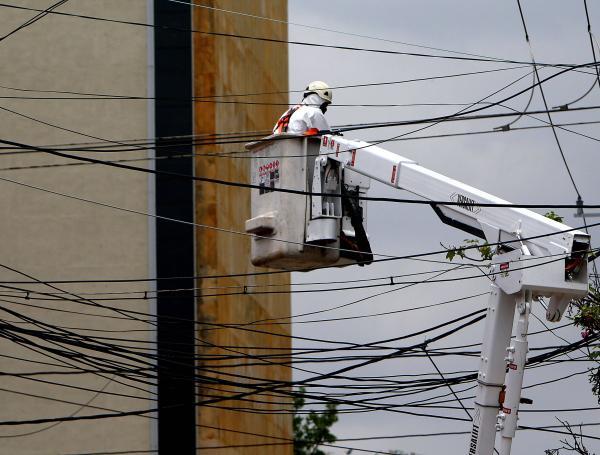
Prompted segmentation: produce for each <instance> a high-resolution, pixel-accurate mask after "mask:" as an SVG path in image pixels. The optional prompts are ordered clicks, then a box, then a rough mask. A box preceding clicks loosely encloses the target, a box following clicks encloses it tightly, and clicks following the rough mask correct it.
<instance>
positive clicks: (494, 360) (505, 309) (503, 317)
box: [467, 283, 516, 455]
mask: <svg viewBox="0 0 600 455" xmlns="http://www.w3.org/2000/svg"><path fill="white" fill-rule="evenodd" d="M515 304H516V299H515V296H512V295H508V294H506V293H504V292H503V291H502V290H501V289H500V288H499V287H498V286H496V285H495V284H493V283H492V285H491V292H490V297H489V306H488V312H487V315H486V320H485V332H484V335H483V345H482V347H481V357H480V361H479V372H478V374H477V395H476V398H475V412H474V414H473V430H472V432H471V439H470V441H469V450H468V452H467V453H468V454H469V455H492V454H493V451H494V442H495V440H496V418H497V415H498V408H499V402H498V397H499V395H500V391H501V390H502V386H503V385H504V376H505V374H506V361H505V357H506V348H507V347H508V344H509V342H510V335H511V333H512V325H513V318H514V314H515Z"/></svg>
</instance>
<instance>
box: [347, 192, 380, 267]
mask: <svg viewBox="0 0 600 455" xmlns="http://www.w3.org/2000/svg"><path fill="white" fill-rule="evenodd" d="M342 203H343V204H344V208H345V209H346V210H347V212H348V215H350V223H351V224H352V227H353V228H354V235H355V237H354V241H352V239H350V238H348V237H347V236H345V235H344V233H343V231H342V236H341V243H342V244H341V245H340V246H341V247H342V248H348V249H350V250H353V251H351V252H344V255H348V256H349V257H351V258H352V259H355V260H356V261H357V262H358V263H359V264H358V265H360V266H363V265H365V264H370V263H371V262H373V252H372V250H371V244H370V243H369V238H368V237H367V232H366V231H365V227H364V226H363V214H362V207H361V206H360V204H359V199H358V188H356V189H355V190H350V189H349V188H348V187H347V186H346V185H342Z"/></svg>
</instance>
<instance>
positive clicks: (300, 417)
mask: <svg viewBox="0 0 600 455" xmlns="http://www.w3.org/2000/svg"><path fill="white" fill-rule="evenodd" d="M305 392H306V389H305V388H304V387H301V388H300V390H299V393H298V394H297V395H296V396H295V397H294V455H326V454H325V452H323V451H322V450H320V449H319V445H321V444H323V443H330V444H331V443H333V442H335V441H336V437H335V436H334V435H333V434H332V433H331V431H329V429H330V428H331V426H332V425H333V424H334V423H335V422H337V420H338V416H337V405H336V404H334V403H327V405H326V408H325V410H324V411H323V412H320V413H319V412H316V411H312V410H311V411H310V412H309V413H308V414H300V413H299V412H298V411H300V410H301V409H302V408H303V407H304V405H305V404H306V400H305V398H304V394H305Z"/></svg>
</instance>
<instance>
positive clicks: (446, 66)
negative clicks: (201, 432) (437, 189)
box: [289, 0, 600, 455]
mask: <svg viewBox="0 0 600 455" xmlns="http://www.w3.org/2000/svg"><path fill="white" fill-rule="evenodd" d="M522 4H523V8H524V13H525V19H526V22H527V26H528V29H529V34H530V37H531V41H532V46H533V52H534V55H535V58H536V60H537V61H538V62H568V63H584V62H590V61H592V55H591V48H590V43H589V37H588V35H587V30H586V22H585V12H584V8H583V2H582V1H572V2H559V1H548V0H545V1H542V0H535V1H533V0H525V1H524V2H522ZM588 7H589V8H590V19H591V23H592V30H594V27H596V29H600V3H599V2H595V1H593V0H592V1H590V2H588ZM289 20H290V22H295V23H302V24H307V25H313V26H318V27H325V28H329V29H335V30H340V31H345V32H351V33H355V34H361V35H369V36H372V37H378V38H383V39H387V40H395V41H403V42H409V43H414V44H420V45H426V46H433V47H439V48H444V49H451V50H456V51H461V52H471V53H475V54H482V55H486V56H492V57H500V58H508V59H514V60H523V61H528V60H529V58H530V57H529V50H528V47H527V44H526V42H525V39H524V34H523V30H522V24H521V20H520V17H519V14H518V9H517V4H516V2H492V1H480V2H466V1H454V2H444V1H419V2H414V1H413V2H408V1H402V2H400V1H393V0H390V1H387V0H378V1H374V2H368V3H366V2H361V1H355V0H345V1H342V0H338V1H327V2H317V1H314V0H302V1H299V0H291V1H290V2H289ZM290 39H291V40H298V41H310V42H320V43H327V44H339V45H345V46H357V47H368V48H379V49H392V50H400V51H409V52H424V53H436V54H440V53H442V52H439V51H434V50H427V49H419V48H416V47H410V46H405V45H401V44H394V43H389V42H384V41H377V40H373V39H367V38H359V37H351V36H344V35H340V34H334V33H329V32H323V31H316V30H312V29H306V28H301V27H295V26H290ZM289 52H290V87H291V88H292V89H302V88H303V87H304V86H305V85H306V83H307V82H308V81H310V80H314V79H320V80H324V81H326V82H328V83H329V84H330V85H332V86H339V85H346V84H357V83H370V82H385V81H398V80H404V79H411V78H417V77H426V76H434V75H444V74H453V73H462V72H468V71H481V70H488V69H494V68H501V67H508V66H516V65H506V64H492V63H481V62H463V61H453V60H444V59H427V58H417V57H408V56H399V55H384V54H372V53H364V52H350V51H343V50H334V49H315V48H308V47H300V46H290V48H289ZM445 55H452V54H447V53H446V54H445ZM528 71H529V70H528V69H527V68H520V69H514V70H508V71H503V72H498V73H491V74H484V75H476V76H469V77H462V78H452V79H447V80H437V81H430V82H420V83H411V84H401V85H391V86H383V87H375V88H360V89H346V90H336V91H335V93H334V102H335V103H338V104H347V103H468V102H474V101H477V100H479V99H481V98H484V97H485V96H487V95H489V94H491V93H493V92H494V91H496V90H498V89H499V88H501V87H503V86H504V85H506V84H508V83H510V82H511V81H513V80H515V79H517V78H518V77H521V76H523V75H525V74H527V73H528ZM551 73H552V70H546V69H544V70H541V73H540V74H541V77H544V75H545V76H548V75H550V74H551ZM530 83H531V78H530V77H527V78H525V79H523V80H522V81H521V82H519V83H518V84H516V85H514V86H512V87H510V88H509V89H507V90H506V91H504V92H502V93H501V95H504V96H508V95H510V94H513V93H515V92H516V91H518V90H521V89H523V88H525V87H527V85H529V84H530ZM592 83H593V77H592V76H590V75H586V74H577V73H574V72H570V73H568V74H566V75H565V76H561V77H558V78H555V79H554V80H553V81H552V82H551V83H549V84H547V85H545V86H544V88H545V94H546V97H547V100H548V103H549V104H550V106H556V105H559V104H563V103H566V102H569V101H571V100H573V99H576V98H577V97H579V96H580V95H582V94H583V93H584V92H585V91H586V90H587V89H588V88H589V87H590V86H591V84H592ZM527 98H528V97H527V96H526V95H523V96H520V97H518V98H516V99H513V100H511V101H510V102H509V103H508V104H509V106H511V107H512V108H514V109H523V108H524V107H525V105H526V103H527ZM499 99H501V98H500V95H497V96H496V97H494V98H493V100H499ZM296 100H297V96H296V95H292V97H291V101H290V102H296ZM599 102H600V90H599V89H598V88H596V89H594V90H593V92H592V93H591V94H590V95H589V96H587V97H586V98H585V99H584V100H582V101H580V102H579V103H578V104H577V105H578V106H584V105H596V104H599ZM542 108H543V104H542V100H541V97H540V94H539V91H536V93H535V96H534V99H533V103H532V105H531V109H542ZM459 109H460V106H442V107H439V106H426V107H422V106H421V107H397V108H348V107H337V108H336V107H332V108H330V110H329V112H328V114H327V115H328V118H329V120H330V123H331V124H333V125H339V124H346V123H362V122H375V121H393V120H408V119H416V118H422V117H430V116H434V115H444V114H451V113H453V112H456V111H457V110H459ZM494 112H503V110H501V109H495V110H494ZM540 118H543V119H544V120H545V117H543V116H540ZM553 118H554V121H555V122H573V121H579V120H597V119H598V116H597V113H596V111H587V112H585V113H576V112H572V113H560V114H556V115H554V117H553ZM504 123H506V122H504ZM502 124H503V120H502V119H496V120H485V121H478V122H461V123H459V122H455V123H451V124H449V125H439V126H435V127H432V128H429V129H427V130H425V131H422V132H420V133H416V135H427V134H441V133H450V132H463V131H479V130H491V129H492V128H493V127H495V126H499V125H502ZM539 124H541V122H539V121H536V120H534V119H531V118H523V119H521V120H520V121H519V122H518V123H517V124H516V125H514V126H533V125H539ZM573 129H575V130H576V131H578V132H581V133H585V134H588V135H591V136H594V137H600V128H599V127H598V126H597V125H592V126H587V127H575V128H573ZM408 131H410V129H409V128H388V129H379V130H365V131H357V132H356V133H352V132H351V133H347V134H346V135H345V137H346V138H349V139H354V138H356V139H363V140H375V139H384V138H388V137H392V136H395V135H398V134H403V133H406V132H408ZM558 134H559V138H560V140H561V144H562V145H563V149H564V151H565V156H566V159H567V161H568V163H569V166H570V168H571V171H572V173H573V176H574V178H575V181H576V183H577V185H578V187H579V191H580V193H581V194H582V195H583V198H584V200H585V201H586V202H587V203H598V202H599V201H600V195H599V191H598V190H599V183H598V179H597V177H596V176H595V174H596V170H597V169H598V165H599V164H600V157H599V156H598V150H599V147H598V143H597V142H596V141H593V140H590V139H586V138H583V137H581V136H577V135H574V134H572V133H568V132H563V131H561V132H559V133H558ZM385 147H386V148H388V149H389V150H391V151H393V152H396V153H398V154H401V155H404V156H407V157H410V158H412V159H414V160H416V161H417V162H419V163H420V164H422V165H424V166H426V167H429V168H431V169H433V170H435V171H437V172H440V173H442V174H445V175H448V176H450V177H453V178H456V179H458V180H461V181H463V182H465V183H468V184H470V185H473V186H475V187H477V188H480V189H482V190H485V191H487V192H490V193H492V194H495V195H497V196H499V197H502V198H504V199H507V200H510V201H513V202H522V203H574V202H575V199H576V194H575V191H574V189H573V186H572V184H571V182H570V180H569V178H568V175H567V172H566V170H565V167H564V165H563V163H562V160H561V157H560V154H559V151H558V149H557V146H556V143H555V141H554V138H553V136H552V131H551V130H550V129H548V128H544V129H537V130H529V131H516V132H511V133H496V134H487V135H476V136H461V137H454V138H444V139H424V140H413V141H403V142H391V143H389V144H387V145H385ZM370 196H389V197H405V196H408V195H407V194H406V193H403V192H399V191H395V190H392V189H389V188H386V187H384V186H382V185H378V184H374V185H373V187H372V190H371V192H370ZM571 212H573V210H561V211H560V214H561V215H564V216H565V217H566V222H567V223H568V224H570V225H571V226H579V225H581V219H576V218H573V217H571V214H572V213H571ZM597 220H599V219H598V218H597V219H592V222H594V221H597ZM368 232H369V235H370V237H371V239H372V247H373V250H374V251H375V252H379V253H385V254H394V255H406V254H411V253H418V252H424V251H434V250H438V249H439V248H440V242H442V243H444V244H452V243H454V244H457V243H460V242H461V241H462V240H463V239H465V238H468V237H469V236H468V235H467V234H465V233H463V232H460V231H457V230H454V229H452V228H450V227H448V226H445V225H443V224H442V223H441V222H440V221H439V220H438V219H437V217H436V216H435V214H434V213H433V212H432V211H431V210H430V209H429V208H428V207H413V206H406V205H389V204H381V203H372V204H371V205H369V208H368ZM591 233H592V234H593V235H594V234H595V235H596V236H597V235H598V234H599V233H600V232H599V231H598V229H592V231H591ZM594 245H595V246H597V245H598V243H597V241H595V242H594ZM433 258H434V259H443V258H442V257H433ZM439 267H440V266H439V265H436V264H428V263H422V262H421V263H419V262H415V261H397V262H390V263H384V264H376V265H372V266H370V267H365V268H360V269H359V268H358V267H352V268H346V269H341V270H334V271H331V270H328V271H321V272H312V273H307V274H295V275H294V281H295V282H297V283H299V282H308V281H317V280H333V279H341V280H348V279H357V278H368V277H377V276H386V275H390V274H402V273H414V272H416V271H429V270H434V269H437V268H439ZM471 273H472V272H464V275H470V274H471ZM451 276H459V275H456V274H454V275H451ZM487 289H488V284H487V283H486V281H485V279H483V278H482V279H476V280H468V281H462V282H459V283H448V284H428V285H420V286H415V287H412V288H410V289H406V290H399V291H397V292H393V293H391V294H389V295H386V296H382V297H378V298H373V299H370V300H367V301H365V302H362V303H359V304H356V305H352V306H350V307H347V308H345V309H343V310H337V311H331V312H329V313H325V314H323V315H321V316H323V317H343V316H349V315H359V314H369V313H375V312H379V311H389V310H396V309H404V308H410V307H413V306H421V305H427V304H431V303H437V302H441V301H445V300H449V299H453V298H459V297H463V296H467V295H473V294H477V293H481V292H485V291H486V290H487ZM378 292H381V289H375V290H372V289H371V290H366V291H364V292H358V291H349V292H340V293H324V294H322V295H320V296H315V295H314V294H309V295H305V296H303V295H298V294H296V295H294V299H293V312H294V313H302V312H306V311H313V310H319V309H324V308H329V307H332V306H335V305H338V304H343V303H347V302H351V301H353V300H355V299H357V298H359V297H363V296H368V295H372V294H375V293H378ZM486 305H487V298H486V297H485V296H483V297H479V298H475V299H471V300H466V301H464V302H460V303H456V304H451V305H444V306H441V307H437V308H435V309H431V310H420V311H414V312H410V313H402V314H400V315H396V316H385V317H374V318H368V319H358V320H351V321H344V322H327V323H313V324H310V323H309V324H295V325H294V328H293V330H294V335H298V336H312V337H317V338H326V339H331V340H340V341H350V342H369V341H374V340H378V339H385V338H388V337H393V336H399V335H401V334H405V333H410V332H414V331H417V330H420V329H423V328H426V327H429V326H433V325H435V324H437V323H440V322H443V321H445V320H447V319H450V318H451V317H456V316H459V315H462V314H465V313H468V312H470V311H473V310H475V309H478V308H485V307H486ZM534 313H535V314H536V315H538V316H539V317H540V318H541V319H542V320H544V321H545V319H544V316H543V314H544V312H543V309H542V308H541V307H539V305H536V308H534ZM317 318H319V317H317ZM302 319H308V318H299V319H298V320H302ZM540 329H543V326H542V325H541V324H540V322H538V321H537V320H536V319H535V318H533V317H532V320H531V326H530V330H531V331H537V330H540ZM482 330H483V324H481V323H480V324H478V325H476V326H474V327H472V328H470V329H468V330H465V331H464V332H461V333H460V334H458V335H456V336H453V337H451V338H448V339H447V340H444V342H443V343H440V344H438V345H436V346H435V347H443V346H457V345H462V344H468V343H474V342H480V341H481V339H482V335H483V334H482ZM556 333H557V334H558V335H560V336H561V337H564V338H566V339H568V340H571V341H572V340H577V339H579V330H577V329H575V328H572V327H569V328H565V329H561V330H558V331H557V332H556ZM411 341H413V342H418V341H423V337H420V338H415V339H413V340H411ZM562 343H564V342H563V341H562V340H560V339H558V338H557V337H556V336H555V335H552V334H544V335H537V336H532V337H531V339H530V347H540V346H547V345H559V344H562ZM297 346H301V344H297ZM436 363H437V364H438V366H439V367H440V368H441V369H442V371H456V370H474V369H475V368H477V359H476V358H471V357H451V358H448V359H446V358H444V359H440V360H436ZM587 366H589V364H586V363H582V362H571V363H564V364H561V365H559V366H546V367H543V368H539V369H534V370H529V371H527V372H526V375H525V386H527V385H531V384H535V383H538V382H542V381H545V380H548V379H553V378H559V377H561V376H565V375H567V374H569V373H575V372H579V371H583V370H585V368H586V367H587ZM336 367H339V365H338V364H335V365H325V366H319V365H316V366H315V365H310V368H311V369H312V370H314V371H329V370H332V369H334V368H336ZM423 372H427V373H431V372H434V369H433V367H432V365H431V364H430V363H427V360H426V359H425V360H424V359H414V360H410V359H408V360H396V361H393V362H386V363H382V364H376V365H373V366H371V367H367V368H364V369H361V370H358V371H356V372H354V373H356V374H357V375H361V376H378V375H385V374H411V373H423ZM296 377H297V379H301V378H302V377H304V376H303V375H301V374H297V376H296ZM445 392H447V391H445ZM466 395H469V393H466ZM523 395H524V396H527V397H531V398H533V399H534V405H533V406H529V407H522V409H560V408H574V407H589V406H593V405H594V404H595V399H594V397H593V396H592V394H591V392H590V385H589V383H588V381H587V375H585V374H584V375H578V376H575V377H574V378H571V379H568V380H564V381H561V382H558V383H556V384H551V385H546V386H539V387H535V388H532V389H529V390H527V391H526V392H524V394H523ZM408 400H409V398H405V399H404V402H406V401H408ZM397 402H398V403H401V402H403V401H397ZM465 404H467V405H471V402H470V400H466V401H465ZM452 415H456V416H460V417H464V414H461V413H460V412H455V413H453V414H452ZM556 417H560V418H561V419H563V420H565V419H566V420H568V421H569V422H571V423H572V424H576V423H580V422H597V421H600V413H598V412H597V411H592V412H585V413H583V412H582V413H562V414H561V413H522V415H521V420H520V423H521V424H523V425H530V426H544V425H555V424H557V423H558V421H557V420H556ZM598 428H599V427H593V428H586V429H585V432H586V433H587V434H591V435H595V436H600V430H599V429H598ZM459 430H470V425H469V424H465V423H461V422H449V421H448V422H447V421H444V420H438V419H435V420H433V419H426V418H420V417H411V416H403V415H401V414H393V413H385V412H379V413H363V414H354V415H343V416H341V418H340V421H339V422H338V423H337V424H336V425H335V427H334V433H335V434H336V435H337V436H338V437H339V438H345V437H362V436H365V437H368V436H384V435H400V434H410V433H426V432H440V431H459ZM558 439H560V437H559V436H557V435H550V434H546V433H540V432H520V433H518V434H517V438H516V439H515V442H514V444H513V453H514V454H519V453H543V450H544V449H547V448H553V447H557V446H559V445H560V444H559V443H558ZM466 441H467V437H466V436H449V437H432V438H411V439H402V440H385V441H369V442H362V443H359V442H352V443H347V445H351V446H355V447H362V448H368V449H371V450H387V449H392V448H397V449H403V450H405V451H415V452H417V453H419V454H423V455H426V454H427V455H433V454H438V453H442V452H441V451H443V453H463V452H464V451H465V448H466ZM341 444H342V443H341ZM342 445H343V444H342ZM599 447H600V444H598V442H597V441H596V442H589V443H588V448H590V449H592V450H596V451H598V449H599ZM329 452H331V453H335V454H338V453H345V451H342V450H334V449H331V450H329Z"/></svg>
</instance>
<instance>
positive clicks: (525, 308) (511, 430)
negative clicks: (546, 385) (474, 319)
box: [498, 291, 531, 455]
mask: <svg viewBox="0 0 600 455" xmlns="http://www.w3.org/2000/svg"><path fill="white" fill-rule="evenodd" d="M523 294H524V295H523ZM517 310H518V311H519V321H518V323H517V333H516V336H515V339H514V340H513V341H512V343H511V346H510V348H509V349H508V359H507V360H508V375H507V378H506V398H505V400H504V404H503V406H502V411H500V413H499V415H498V429H499V430H501V435H502V438H501V440H500V455H510V449H511V445H512V440H513V438H514V437H515V432H516V430H517V420H518V413H519V404H520V402H521V389H522V387H523V374H524V370H525V363H526V361H527V351H528V350H529V343H528V342H527V330H528V328H529V313H530V312H531V291H525V292H524V293H522V294H521V295H520V296H519V300H518V304H517Z"/></svg>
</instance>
